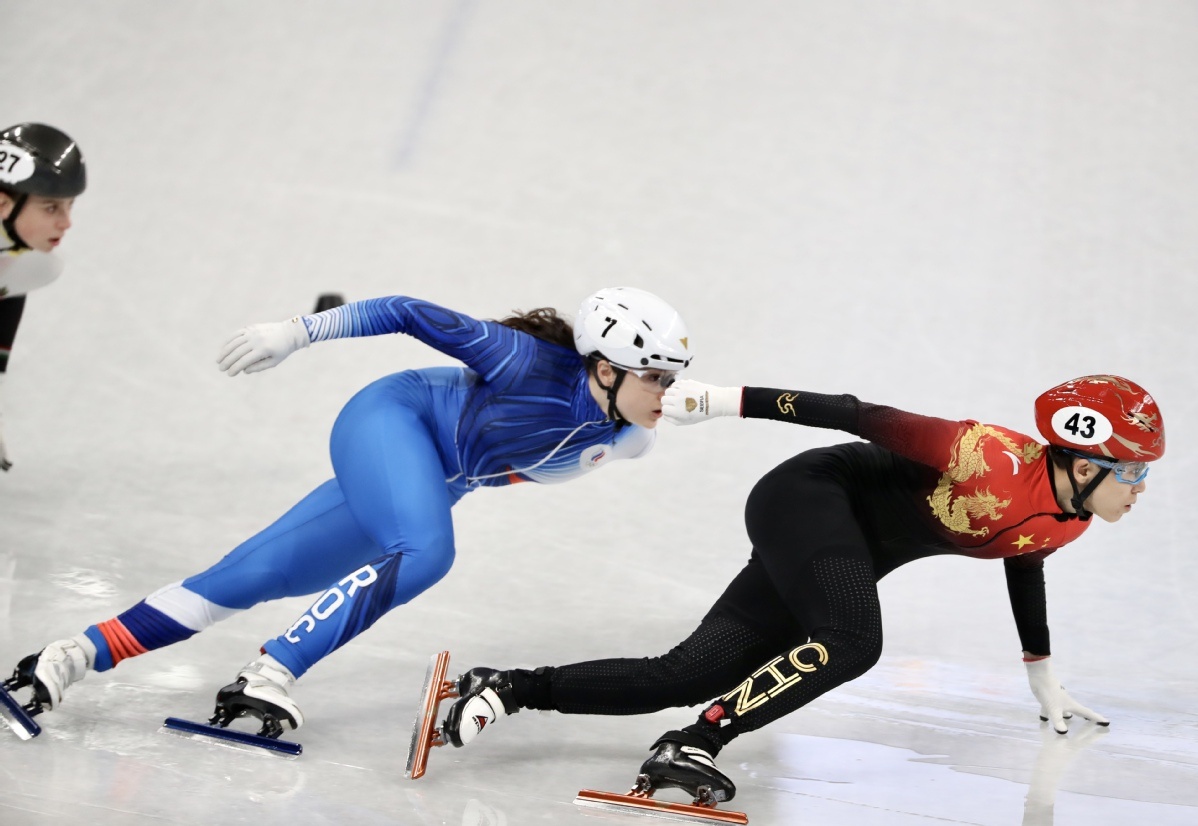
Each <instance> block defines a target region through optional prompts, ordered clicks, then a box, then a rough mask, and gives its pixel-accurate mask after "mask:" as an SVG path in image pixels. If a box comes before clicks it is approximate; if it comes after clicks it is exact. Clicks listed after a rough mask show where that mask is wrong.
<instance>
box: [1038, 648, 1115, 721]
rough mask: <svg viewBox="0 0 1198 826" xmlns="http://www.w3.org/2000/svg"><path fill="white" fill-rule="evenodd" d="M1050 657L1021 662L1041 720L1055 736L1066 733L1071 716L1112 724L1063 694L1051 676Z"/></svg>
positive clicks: (1063, 689)
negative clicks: (1053, 730)
mask: <svg viewBox="0 0 1198 826" xmlns="http://www.w3.org/2000/svg"><path fill="white" fill-rule="evenodd" d="M1050 663H1051V657H1043V658H1041V659H1038V660H1032V661H1031V662H1028V661H1026V660H1025V661H1024V663H1023V664H1024V665H1025V666H1027V680H1028V683H1029V684H1030V685H1031V687H1032V694H1034V695H1036V699H1037V700H1039V701H1040V719H1041V720H1044V721H1045V722H1047V723H1048V724H1049V725H1051V726H1052V727H1053V728H1054V729H1055V730H1056V732H1057V734H1065V733H1066V732H1067V731H1069V726H1068V724H1067V723H1066V722H1065V721H1066V720H1068V719H1069V718H1070V717H1072V716H1073V715H1074V714H1078V715H1081V716H1082V717H1084V718H1086V719H1087V720H1090V721H1092V722H1094V723H1097V724H1098V725H1100V726H1109V725H1110V724H1111V721H1110V720H1108V719H1107V718H1105V717H1103V716H1102V715H1101V714H1099V713H1098V712H1096V711H1091V710H1090V709H1088V708H1086V707H1085V706H1083V705H1082V704H1081V703H1079V702H1078V701H1077V700H1074V699H1073V698H1072V697H1070V696H1069V694H1068V692H1066V691H1065V687H1064V686H1063V685H1061V683H1060V681H1058V680H1057V678H1056V676H1055V675H1054V674H1053V673H1052V665H1051V664H1050Z"/></svg>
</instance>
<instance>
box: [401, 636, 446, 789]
mask: <svg viewBox="0 0 1198 826" xmlns="http://www.w3.org/2000/svg"><path fill="white" fill-rule="evenodd" d="M448 671H449V652H448V651H442V652H441V653H439V654H434V655H433V657H432V660H431V661H430V662H429V665H428V672H427V673H426V674H425V675H424V691H423V693H422V694H421V701H420V709H419V710H418V711H417V712H416V720H415V722H414V723H413V724H412V742H411V745H409V746H408V763H407V766H406V767H405V769H404V777H408V778H411V779H412V780H416V779H418V778H419V777H421V776H423V775H424V771H425V768H426V767H427V766H428V754H429V752H430V751H432V749H433V748H434V747H436V746H443V745H445V740H444V739H442V737H441V731H440V730H439V729H438V728H437V709H438V708H439V707H440V705H441V701H442V700H447V699H449V698H450V697H456V696H458V686H457V683H456V682H454V681H453V680H446V679H445V674H446V673H447V672H448Z"/></svg>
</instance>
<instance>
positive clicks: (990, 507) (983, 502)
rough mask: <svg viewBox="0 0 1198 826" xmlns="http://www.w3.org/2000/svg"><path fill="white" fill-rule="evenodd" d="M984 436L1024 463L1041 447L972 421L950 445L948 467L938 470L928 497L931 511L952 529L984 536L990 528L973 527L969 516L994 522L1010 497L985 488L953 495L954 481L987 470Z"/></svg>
mask: <svg viewBox="0 0 1198 826" xmlns="http://www.w3.org/2000/svg"><path fill="white" fill-rule="evenodd" d="M987 438H991V439H997V440H998V441H999V442H1000V443H1001V444H1002V446H1003V447H1004V448H1006V449H1007V450H1008V451H1010V453H1011V454H1012V455H1013V456H1015V457H1016V458H1017V459H1021V460H1022V461H1023V463H1024V464H1025V465H1026V464H1030V463H1031V462H1034V461H1036V460H1037V459H1039V458H1040V454H1041V452H1042V451H1043V448H1042V447H1041V446H1040V445H1039V444H1036V443H1035V442H1029V443H1028V444H1025V445H1022V446H1020V445H1018V444H1016V442H1015V440H1013V439H1012V438H1011V437H1009V436H1007V435H1006V434H1005V433H1002V432H1000V431H998V430H995V429H994V428H993V427H990V426H989V425H984V424H975V425H974V426H973V427H971V428H970V429H969V430H967V431H966V432H965V433H964V434H963V435H962V436H961V438H960V439H958V440H957V443H956V444H955V445H953V452H952V455H951V457H950V459H949V463H948V470H946V471H945V472H944V473H943V474H941V476H940V481H939V482H938V483H937V485H936V489H935V490H934V491H932V495H931V496H929V497H928V504H929V505H931V506H932V513H933V514H934V515H935V516H936V518H937V519H939V520H940V521H941V522H942V523H943V524H944V526H945V527H946V528H948V529H949V530H950V531H952V532H953V533H961V534H969V535H970V536H986V535H987V534H988V533H990V529H989V528H988V527H986V526H985V525H983V526H981V527H979V528H975V527H974V526H973V520H974V519H981V518H983V517H984V518H987V519H990V520H991V521H992V522H996V521H998V520H999V519H1001V518H1002V511H1003V510H1005V509H1006V507H1007V505H1010V504H1011V500H1010V499H1001V500H1000V499H999V498H998V497H997V496H995V495H994V494H993V493H991V492H990V490H989V488H987V489H985V490H978V491H976V492H975V493H972V494H961V495H960V496H957V497H956V498H954V497H953V486H954V485H960V484H964V483H965V482H968V481H969V480H970V479H973V478H975V477H982V476H985V475H986V473H988V472H989V470H990V466H989V465H987V464H986V457H985V454H984V440H985V439H987Z"/></svg>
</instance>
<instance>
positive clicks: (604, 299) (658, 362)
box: [574, 287, 692, 370]
mask: <svg viewBox="0 0 1198 826" xmlns="http://www.w3.org/2000/svg"><path fill="white" fill-rule="evenodd" d="M574 346H575V347H576V348H577V349H578V352H579V353H581V354H582V355H584V356H589V355H591V354H592V353H598V354H599V355H601V356H602V357H603V358H605V359H607V360H608V361H610V362H611V363H612V364H614V365H616V366H617V367H625V368H627V367H631V368H634V369H638V370H640V369H645V368H653V369H657V370H682V369H684V368H685V367H686V366H687V365H689V364H690V363H691V358H692V356H691V353H690V342H689V339H688V336H687V332H686V323H685V322H684V321H683V320H682V316H680V315H678V311H677V310H675V309H674V308H673V307H671V306H670V305H669V304H667V303H665V302H664V301H662V300H661V299H660V298H658V297H657V296H655V295H653V293H647V292H645V291H644V290H638V289H636V288H635V287H608V288H607V289H603V290H599V291H598V292H596V293H594V294H593V295H590V296H588V297H587V298H586V299H585V300H584V301H583V302H582V305H581V306H579V308H578V316H577V317H576V318H575V320H574Z"/></svg>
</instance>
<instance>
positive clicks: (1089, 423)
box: [1052, 407, 1114, 445]
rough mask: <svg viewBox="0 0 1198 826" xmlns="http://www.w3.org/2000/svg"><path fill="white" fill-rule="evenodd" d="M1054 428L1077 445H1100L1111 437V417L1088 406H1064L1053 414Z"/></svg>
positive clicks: (1066, 439) (1065, 438)
mask: <svg viewBox="0 0 1198 826" xmlns="http://www.w3.org/2000/svg"><path fill="white" fill-rule="evenodd" d="M1052 429H1053V430H1055V431H1056V432H1057V433H1058V434H1059V435H1060V437H1061V438H1063V439H1064V440H1065V441H1066V442H1068V443H1070V444H1075V445H1100V444H1102V443H1103V442H1105V441H1106V440H1107V439H1109V438H1111V433H1112V432H1114V428H1113V427H1112V426H1111V422H1110V419H1108V418H1107V417H1106V416H1104V415H1102V414H1101V413H1099V412H1098V411H1097V410H1092V409H1091V408H1088V407H1064V408H1061V409H1060V410H1058V411H1057V412H1056V413H1054V414H1053V415H1052Z"/></svg>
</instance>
